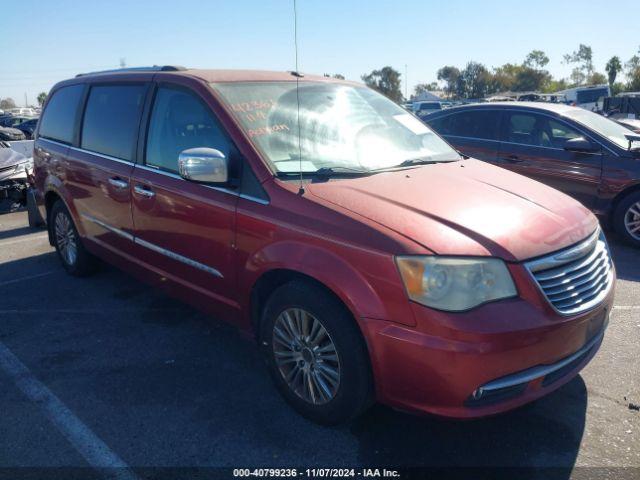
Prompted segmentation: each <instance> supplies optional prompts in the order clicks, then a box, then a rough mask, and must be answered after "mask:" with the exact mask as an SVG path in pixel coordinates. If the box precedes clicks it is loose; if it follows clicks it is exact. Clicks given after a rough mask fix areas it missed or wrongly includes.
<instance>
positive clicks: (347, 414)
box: [261, 281, 372, 424]
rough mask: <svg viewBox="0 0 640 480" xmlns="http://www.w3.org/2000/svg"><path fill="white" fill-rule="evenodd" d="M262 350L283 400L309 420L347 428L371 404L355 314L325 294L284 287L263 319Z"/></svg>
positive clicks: (366, 362)
mask: <svg viewBox="0 0 640 480" xmlns="http://www.w3.org/2000/svg"><path fill="white" fill-rule="evenodd" d="M262 320H263V321H262V329H261V330H262V331H261V339H262V347H263V349H264V352H265V354H266V357H267V362H268V365H269V369H270V372H271V376H272V377H273V380H274V381H275V384H276V386H277V387H278V390H279V391H280V393H281V394H282V395H283V396H284V398H285V399H286V400H287V402H289V404H290V405H291V406H293V408H295V409H296V410H297V411H298V412H299V413H301V414H302V415H304V416H305V417H307V418H309V419H311V420H313V421H316V422H318V423H323V424H337V423H342V422H345V421H347V420H350V419H352V418H354V417H356V416H357V415H358V414H360V413H362V412H363V411H364V410H365V409H366V408H367V407H368V406H369V405H370V403H371V399H372V380H371V371H370V368H369V357H368V352H367V349H366V346H365V344H364V340H363V338H362V335H361V333H360V330H359V329H358V327H357V325H356V324H355V322H354V320H353V318H352V317H351V315H350V313H349V312H348V311H347V310H346V309H345V307H344V306H343V305H342V304H341V303H340V302H339V301H338V300H337V299H336V298H334V297H333V296H332V295H331V294H329V293H328V292H327V291H325V290H324V289H322V288H320V287H317V286H315V285H312V284H310V283H305V282H297V281H296V282H291V283H288V284H285V285H283V286H281V287H279V288H278V289H277V290H276V291H275V292H274V293H273V294H272V295H271V297H270V298H269V300H268V302H267V305H266V307H265V310H264V312H263V318H262Z"/></svg>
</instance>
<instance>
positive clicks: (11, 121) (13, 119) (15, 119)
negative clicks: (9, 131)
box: [0, 115, 33, 127]
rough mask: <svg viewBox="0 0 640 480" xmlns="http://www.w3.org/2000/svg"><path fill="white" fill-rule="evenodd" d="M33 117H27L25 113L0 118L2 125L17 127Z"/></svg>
mask: <svg viewBox="0 0 640 480" xmlns="http://www.w3.org/2000/svg"><path fill="white" fill-rule="evenodd" d="M32 118H33V117H25V116H23V115H6V116H4V117H2V118H0V127H15V126H16V125H20V124H21V123H23V122H26V121H27V120H31V119H32Z"/></svg>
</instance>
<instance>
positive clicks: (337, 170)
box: [313, 167, 371, 177]
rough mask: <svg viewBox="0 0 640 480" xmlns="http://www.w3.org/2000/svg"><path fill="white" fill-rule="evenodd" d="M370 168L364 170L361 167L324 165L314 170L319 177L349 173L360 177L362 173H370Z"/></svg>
mask: <svg viewBox="0 0 640 480" xmlns="http://www.w3.org/2000/svg"><path fill="white" fill-rule="evenodd" d="M370 173H371V171H370V170H362V169H359V168H351V167H322V168H319V169H318V170H316V171H315V172H313V174H315V175H317V176H319V177H330V176H332V175H348V176H354V177H358V176H361V175H369V174H370Z"/></svg>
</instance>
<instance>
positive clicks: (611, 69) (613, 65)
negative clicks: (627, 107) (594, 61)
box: [604, 56, 622, 88]
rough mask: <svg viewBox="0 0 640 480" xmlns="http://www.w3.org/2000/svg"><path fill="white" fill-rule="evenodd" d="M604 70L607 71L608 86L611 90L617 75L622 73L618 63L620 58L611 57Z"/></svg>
mask: <svg viewBox="0 0 640 480" xmlns="http://www.w3.org/2000/svg"><path fill="white" fill-rule="evenodd" d="M604 69H605V70H606V71H607V77H608V80H609V86H610V87H612V88H613V84H614V83H616V77H617V76H618V73H620V72H621V71H622V62H620V58H619V57H618V56H613V57H611V58H610V59H609V61H608V62H607V65H606V66H605V67H604Z"/></svg>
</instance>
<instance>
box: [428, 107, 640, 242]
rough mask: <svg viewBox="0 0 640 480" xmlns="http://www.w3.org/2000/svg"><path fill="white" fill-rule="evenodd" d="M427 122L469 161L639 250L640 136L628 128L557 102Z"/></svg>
mask: <svg viewBox="0 0 640 480" xmlns="http://www.w3.org/2000/svg"><path fill="white" fill-rule="evenodd" d="M427 122H428V124H429V125H430V126H431V127H432V128H433V129H434V130H435V131H436V132H438V133H440V134H441V135H443V136H444V137H445V139H447V141H449V142H450V143H451V144H452V145H453V146H455V147H456V148H457V149H458V150H459V151H460V152H462V153H464V154H465V155H469V156H471V157H474V158H478V159H480V160H484V161H485V162H489V163H493V164H495V165H499V166H501V167H503V168H506V169H509V170H511V171H513V172H516V173H520V174H522V175H526V176H528V177H530V178H533V179H535V180H538V181H540V182H542V183H546V184H547V185H549V186H551V187H553V188H557V189H558V190H561V191H563V192H565V193H567V194H569V195H571V196H573V197H574V198H576V199H577V200H579V201H580V202H582V204H583V205H585V206H586V207H588V208H590V209H591V210H592V211H593V212H594V213H596V214H597V215H598V216H600V217H602V218H603V219H606V220H608V221H610V223H611V224H612V225H613V226H614V227H615V229H616V231H618V232H619V233H620V235H621V236H622V237H623V238H624V239H625V240H626V241H627V242H629V243H631V244H633V245H635V246H638V247H640V161H639V159H640V143H637V141H638V140H640V137H638V136H637V135H636V136H635V138H634V134H633V132H631V131H629V130H628V129H626V128H625V127H623V126H621V125H619V124H617V123H616V122H613V121H611V120H609V119H607V118H605V117H603V116H601V115H598V114H595V113H593V112H589V111H586V110H584V109H581V108H575V107H570V106H566V105H560V104H551V103H502V104H500V103H491V104H478V105H468V106H464V107H458V108H452V109H450V110H447V111H445V112H442V113H441V114H434V115H433V116H430V117H428V119H427ZM632 138H634V139H633V141H631V139H632Z"/></svg>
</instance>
